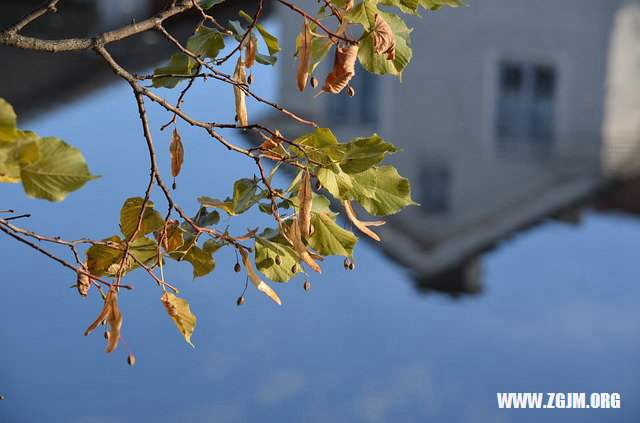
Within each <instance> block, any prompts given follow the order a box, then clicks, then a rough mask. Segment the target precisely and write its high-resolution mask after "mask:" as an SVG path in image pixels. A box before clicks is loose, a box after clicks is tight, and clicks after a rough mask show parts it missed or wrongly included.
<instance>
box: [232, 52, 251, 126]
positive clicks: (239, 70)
mask: <svg viewBox="0 0 640 423" xmlns="http://www.w3.org/2000/svg"><path fill="white" fill-rule="evenodd" d="M233 80H234V81H235V82H238V83H240V84H244V83H246V82H247V73H246V71H245V69H244V61H243V60H242V57H238V63H236V69H235V71H234V73H233ZM233 95H234V98H235V103H236V121H237V122H238V123H239V124H240V125H241V126H247V125H248V123H249V121H248V118H247V104H246V102H245V94H244V91H242V89H241V88H240V87H239V86H237V85H235V84H234V85H233Z"/></svg>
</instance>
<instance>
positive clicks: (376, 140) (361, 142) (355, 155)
mask: <svg viewBox="0 0 640 423" xmlns="http://www.w3.org/2000/svg"><path fill="white" fill-rule="evenodd" d="M396 151H400V149H399V148H396V147H394V146H393V145H392V144H391V143H388V142H385V141H384V140H383V139H382V138H380V137H379V136H378V134H373V135H372V136H370V137H369V138H356V139H353V140H351V141H349V142H348V143H347V145H346V152H345V154H344V157H343V158H342V160H341V162H340V168H341V169H342V170H343V171H344V172H346V173H359V172H364V171H365V170H367V169H369V168H370V167H371V166H373V165H377V164H379V163H380V162H382V160H383V159H384V156H385V154H386V153H395V152H396Z"/></svg>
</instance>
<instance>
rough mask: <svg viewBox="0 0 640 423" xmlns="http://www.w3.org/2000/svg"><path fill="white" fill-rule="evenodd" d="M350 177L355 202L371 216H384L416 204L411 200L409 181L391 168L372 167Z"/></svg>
mask: <svg viewBox="0 0 640 423" xmlns="http://www.w3.org/2000/svg"><path fill="white" fill-rule="evenodd" d="M351 176H352V179H353V186H354V191H355V193H354V194H355V196H356V200H357V201H358V203H360V205H361V206H362V207H364V208H365V209H366V210H367V211H368V212H369V213H371V214H373V215H376V216H386V215H390V214H394V213H397V212H399V211H400V210H402V209H403V208H405V207H406V206H409V205H417V204H418V203H416V202H414V201H413V200H411V188H410V186H409V180H408V179H406V178H403V177H402V176H400V175H398V171H397V170H396V169H395V168H394V167H393V166H383V167H374V168H372V169H369V170H367V171H366V172H362V173H357V174H354V175H351Z"/></svg>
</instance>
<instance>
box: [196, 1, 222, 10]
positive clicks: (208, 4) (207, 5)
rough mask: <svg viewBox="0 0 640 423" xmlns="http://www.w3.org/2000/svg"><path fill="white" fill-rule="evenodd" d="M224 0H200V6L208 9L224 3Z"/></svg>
mask: <svg viewBox="0 0 640 423" xmlns="http://www.w3.org/2000/svg"><path fill="white" fill-rule="evenodd" d="M223 1H224V0H200V1H199V2H198V6H200V7H201V8H203V9H204V10H207V9H209V8H211V7H213V6H215V5H216V4H220V3H222V2H223Z"/></svg>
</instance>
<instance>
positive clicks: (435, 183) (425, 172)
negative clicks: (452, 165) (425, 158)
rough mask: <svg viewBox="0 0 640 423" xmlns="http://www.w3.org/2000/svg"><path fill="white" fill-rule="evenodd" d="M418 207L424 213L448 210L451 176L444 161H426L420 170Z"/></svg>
mask: <svg viewBox="0 0 640 423" xmlns="http://www.w3.org/2000/svg"><path fill="white" fill-rule="evenodd" d="M419 184H420V194H421V198H420V200H421V201H420V204H421V207H420V209H421V210H422V211H423V212H426V213H442V212H446V211H448V210H449V206H450V204H449V203H450V192H451V176H450V173H449V166H447V164H446V163H445V162H427V163H424V164H423V165H422V169H421V170H420V178H419Z"/></svg>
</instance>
